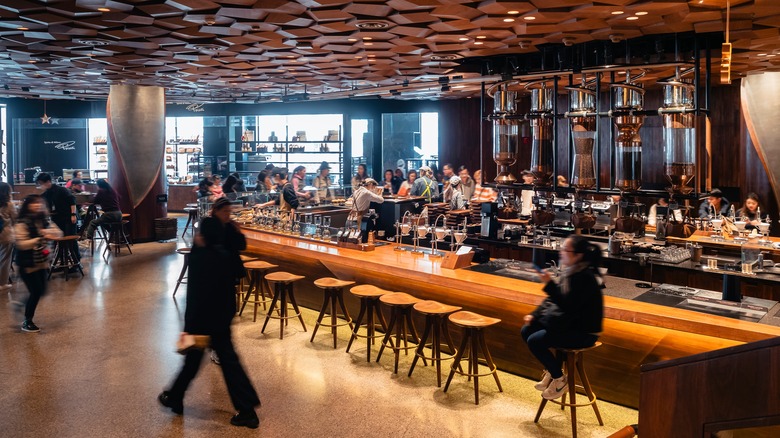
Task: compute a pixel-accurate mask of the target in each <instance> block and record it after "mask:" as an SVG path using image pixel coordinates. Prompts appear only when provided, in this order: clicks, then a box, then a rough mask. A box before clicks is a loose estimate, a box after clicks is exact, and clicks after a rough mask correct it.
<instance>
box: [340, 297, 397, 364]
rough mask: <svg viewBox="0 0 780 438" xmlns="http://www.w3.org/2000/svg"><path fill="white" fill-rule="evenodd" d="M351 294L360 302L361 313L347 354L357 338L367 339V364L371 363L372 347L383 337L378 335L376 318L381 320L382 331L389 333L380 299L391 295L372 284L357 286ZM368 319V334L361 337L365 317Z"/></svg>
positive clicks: (356, 321)
mask: <svg viewBox="0 0 780 438" xmlns="http://www.w3.org/2000/svg"><path fill="white" fill-rule="evenodd" d="M349 292H350V293H351V294H352V295H354V296H355V297H357V298H358V299H359V300H360V312H358V317H357V320H355V322H354V325H353V326H352V336H350V338H349V343H348V344H347V353H349V350H350V348H352V343H353V342H355V339H357V338H359V337H360V338H366V362H371V345H372V344H373V343H374V342H375V339H376V338H378V337H380V336H382V335H377V334H376V322H374V318H375V317H376V318H377V319H379V324H380V325H381V326H382V330H384V331H385V332H387V323H386V322H385V317H384V316H383V315H382V309H381V308H380V307H379V297H381V296H382V295H385V294H389V293H390V291H386V290H384V289H380V288H378V287H376V286H373V285H370V284H361V285H359V286H355V287H353V288H352V289H350V290H349ZM364 316H365V317H366V334H365V335H361V334H359V333H358V330H360V326H361V324H363V317H364Z"/></svg>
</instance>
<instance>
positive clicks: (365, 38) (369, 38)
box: [363, 37, 373, 41]
mask: <svg viewBox="0 0 780 438" xmlns="http://www.w3.org/2000/svg"><path fill="white" fill-rule="evenodd" d="M371 39H373V38H371V37H363V40H365V41H368V40H371Z"/></svg>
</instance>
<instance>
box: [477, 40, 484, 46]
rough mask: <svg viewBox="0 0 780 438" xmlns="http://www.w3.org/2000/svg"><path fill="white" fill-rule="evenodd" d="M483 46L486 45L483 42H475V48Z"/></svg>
mask: <svg viewBox="0 0 780 438" xmlns="http://www.w3.org/2000/svg"><path fill="white" fill-rule="evenodd" d="M482 44H485V43H483V42H482V41H475V42H474V45H475V46H481V45H482Z"/></svg>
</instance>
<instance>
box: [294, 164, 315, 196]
mask: <svg viewBox="0 0 780 438" xmlns="http://www.w3.org/2000/svg"><path fill="white" fill-rule="evenodd" d="M305 179H306V167H305V166H297V167H296V168H295V169H293V176H292V180H291V181H290V182H291V183H292V187H293V190H294V191H295V194H296V195H298V197H299V198H301V199H309V198H311V193H308V192H304V191H303V188H304V187H306V182H305Z"/></svg>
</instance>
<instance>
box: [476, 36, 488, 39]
mask: <svg viewBox="0 0 780 438" xmlns="http://www.w3.org/2000/svg"><path fill="white" fill-rule="evenodd" d="M485 38H487V37H486V36H485V35H480V36H478V37H477V39H478V40H484V39H485Z"/></svg>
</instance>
